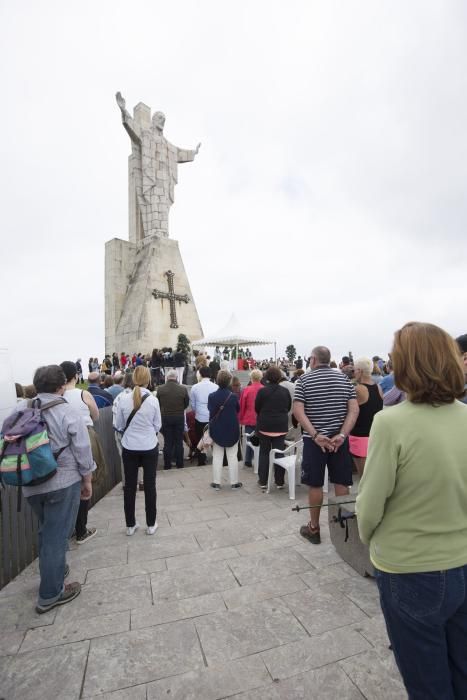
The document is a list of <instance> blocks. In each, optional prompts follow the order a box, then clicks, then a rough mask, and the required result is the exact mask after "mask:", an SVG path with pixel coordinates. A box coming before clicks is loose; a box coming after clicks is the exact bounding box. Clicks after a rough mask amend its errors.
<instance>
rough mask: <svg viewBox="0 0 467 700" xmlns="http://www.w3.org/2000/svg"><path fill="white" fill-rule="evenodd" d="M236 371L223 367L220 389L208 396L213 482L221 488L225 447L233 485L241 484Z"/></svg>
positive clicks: (214, 487)
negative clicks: (232, 384) (233, 383)
mask: <svg viewBox="0 0 467 700" xmlns="http://www.w3.org/2000/svg"><path fill="white" fill-rule="evenodd" d="M231 381H232V375H231V374H230V372H227V371H226V370H220V372H219V373H218V375H217V385H218V387H219V388H218V389H217V391H214V392H213V393H212V394H210V395H209V398H208V409H209V434H210V436H211V438H212V440H213V445H212V483H211V486H212V488H213V489H220V487H221V481H222V460H223V457H224V449H225V452H226V455H227V461H228V465H229V477H230V486H231V487H232V488H233V489H238V488H241V486H242V484H241V483H240V482H239V480H238V459H237V447H238V441H239V438H240V426H239V422H238V413H239V411H240V403H239V400H238V397H237V396H236V394H234V393H232V391H231V390H230V388H229V386H230V382H231Z"/></svg>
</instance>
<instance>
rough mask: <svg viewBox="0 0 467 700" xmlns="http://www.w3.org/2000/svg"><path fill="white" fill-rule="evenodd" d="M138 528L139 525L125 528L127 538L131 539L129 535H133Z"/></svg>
mask: <svg viewBox="0 0 467 700" xmlns="http://www.w3.org/2000/svg"><path fill="white" fill-rule="evenodd" d="M138 528H139V523H135V524H134V525H133V527H127V529H126V534H127V535H128V537H131V535H134V534H135V532H136V530H137V529H138Z"/></svg>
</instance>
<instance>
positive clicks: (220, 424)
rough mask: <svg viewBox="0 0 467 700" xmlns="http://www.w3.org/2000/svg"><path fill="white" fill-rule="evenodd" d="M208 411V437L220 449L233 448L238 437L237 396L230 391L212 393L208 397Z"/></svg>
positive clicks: (222, 390) (238, 409)
mask: <svg viewBox="0 0 467 700" xmlns="http://www.w3.org/2000/svg"><path fill="white" fill-rule="evenodd" d="M222 405H223V406H224V407H223V408H221V406H222ZM208 409H209V434H210V436H211V437H212V439H213V440H214V442H215V443H217V444H218V445H220V446H221V447H233V445H235V444H236V443H237V442H238V440H239V437H240V427H239V423H238V412H239V411H240V404H239V401H238V398H237V396H235V394H233V393H232V392H231V391H230V389H218V390H217V391H213V393H212V394H209V397H208Z"/></svg>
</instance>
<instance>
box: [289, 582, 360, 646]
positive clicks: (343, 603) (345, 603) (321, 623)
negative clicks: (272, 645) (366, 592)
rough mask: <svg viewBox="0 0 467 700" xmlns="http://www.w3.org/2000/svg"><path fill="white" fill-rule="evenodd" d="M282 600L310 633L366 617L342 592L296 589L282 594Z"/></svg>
mask: <svg viewBox="0 0 467 700" xmlns="http://www.w3.org/2000/svg"><path fill="white" fill-rule="evenodd" d="M282 600H283V601H284V603H285V604H286V605H288V607H289V608H290V609H291V611H292V612H293V614H294V615H295V616H296V618H297V619H298V620H300V622H301V623H302V625H303V626H304V627H305V629H306V630H307V632H308V633H309V634H310V635H315V634H321V632H326V631H328V630H332V629H335V628H337V627H344V626H345V625H350V624H352V623H353V622H358V621H359V620H362V619H366V615H365V613H364V612H363V610H361V609H360V608H359V607H358V606H356V605H354V603H352V601H350V600H349V599H348V598H346V597H345V596H343V595H342V594H339V595H336V594H332V593H328V592H327V591H325V590H324V589H323V588H314V589H313V590H311V589H308V590H306V591H298V592H297V593H292V594H290V595H286V596H284V597H283V598H282ZM336 634H339V633H338V632H336Z"/></svg>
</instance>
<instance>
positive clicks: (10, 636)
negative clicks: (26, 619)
mask: <svg viewBox="0 0 467 700" xmlns="http://www.w3.org/2000/svg"><path fill="white" fill-rule="evenodd" d="M25 634H26V632H24V631H16V630H3V631H2V632H0V656H8V655H9V654H16V652H17V651H19V648H20V646H21V644H22V642H23V639H24V635H25ZM0 693H1V686H0Z"/></svg>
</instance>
